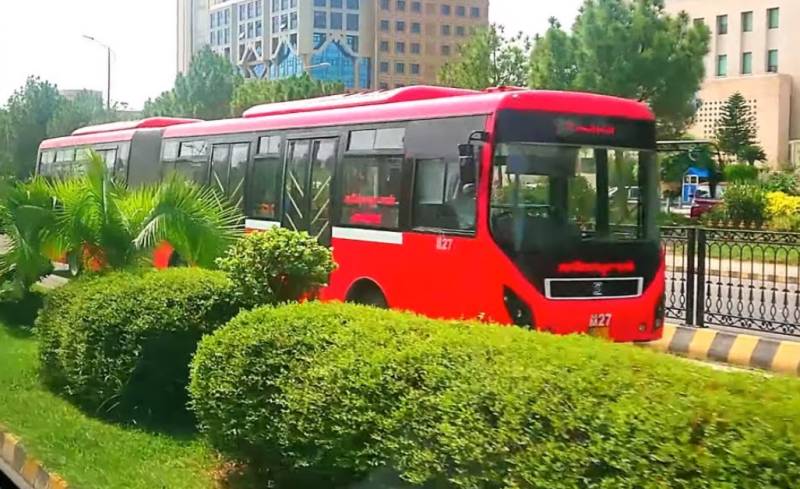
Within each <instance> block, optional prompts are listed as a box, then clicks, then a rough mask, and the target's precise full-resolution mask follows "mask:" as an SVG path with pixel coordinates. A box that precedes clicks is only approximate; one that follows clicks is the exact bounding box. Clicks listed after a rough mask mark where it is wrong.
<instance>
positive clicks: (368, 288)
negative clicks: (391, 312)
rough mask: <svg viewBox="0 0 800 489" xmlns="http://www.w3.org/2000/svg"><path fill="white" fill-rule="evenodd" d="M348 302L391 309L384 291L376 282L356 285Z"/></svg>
mask: <svg viewBox="0 0 800 489" xmlns="http://www.w3.org/2000/svg"><path fill="white" fill-rule="evenodd" d="M347 302H351V303H353V304H360V305H362V306H371V307H375V308H378V309H389V302H388V301H387V300H386V297H384V295H383V292H381V290H380V289H379V288H378V287H377V286H376V285H375V284H371V283H365V284H362V285H357V286H356V287H354V288H353V291H352V292H351V293H350V297H349V298H348V299H347Z"/></svg>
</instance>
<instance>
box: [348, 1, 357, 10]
mask: <svg viewBox="0 0 800 489" xmlns="http://www.w3.org/2000/svg"><path fill="white" fill-rule="evenodd" d="M359 4H360V2H359V1H358V0H347V9H348V10H358V9H359V8H360V6H359Z"/></svg>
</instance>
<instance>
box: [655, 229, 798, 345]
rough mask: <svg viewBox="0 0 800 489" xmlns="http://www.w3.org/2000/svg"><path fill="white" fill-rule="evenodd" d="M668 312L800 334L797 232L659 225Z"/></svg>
mask: <svg viewBox="0 0 800 489" xmlns="http://www.w3.org/2000/svg"><path fill="white" fill-rule="evenodd" d="M662 239H663V243H664V248H665V251H666V261H667V284H666V285H667V288H666V303H667V316H668V317H669V318H671V319H675V320H679V321H682V322H684V323H686V324H687V325H691V326H697V327H705V326H708V325H715V326H727V327H731V328H740V329H747V330H755V331H763V332H769V333H777V334H785V335H792V336H800V234H798V233H781V232H769V231H757V230H747V229H713V228H673V227H668V228H663V229H662Z"/></svg>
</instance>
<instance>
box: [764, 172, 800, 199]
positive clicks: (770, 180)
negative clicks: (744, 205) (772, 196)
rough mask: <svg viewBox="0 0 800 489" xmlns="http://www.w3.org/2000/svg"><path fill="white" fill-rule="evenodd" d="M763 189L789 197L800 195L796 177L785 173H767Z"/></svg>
mask: <svg viewBox="0 0 800 489" xmlns="http://www.w3.org/2000/svg"><path fill="white" fill-rule="evenodd" d="M763 186H764V189H765V190H766V191H767V192H783V193H785V194H789V195H798V194H800V189H799V188H798V184H797V177H796V176H794V175H793V174H792V173H787V172H772V173H769V174H768V175H767V176H766V178H764V180H763Z"/></svg>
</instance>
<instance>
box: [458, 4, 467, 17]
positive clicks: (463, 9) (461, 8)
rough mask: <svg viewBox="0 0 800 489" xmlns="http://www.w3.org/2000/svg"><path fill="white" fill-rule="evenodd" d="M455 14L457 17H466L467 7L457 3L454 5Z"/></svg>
mask: <svg viewBox="0 0 800 489" xmlns="http://www.w3.org/2000/svg"><path fill="white" fill-rule="evenodd" d="M456 16H457V17H466V16H467V7H465V6H463V5H459V6H458V7H456Z"/></svg>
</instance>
